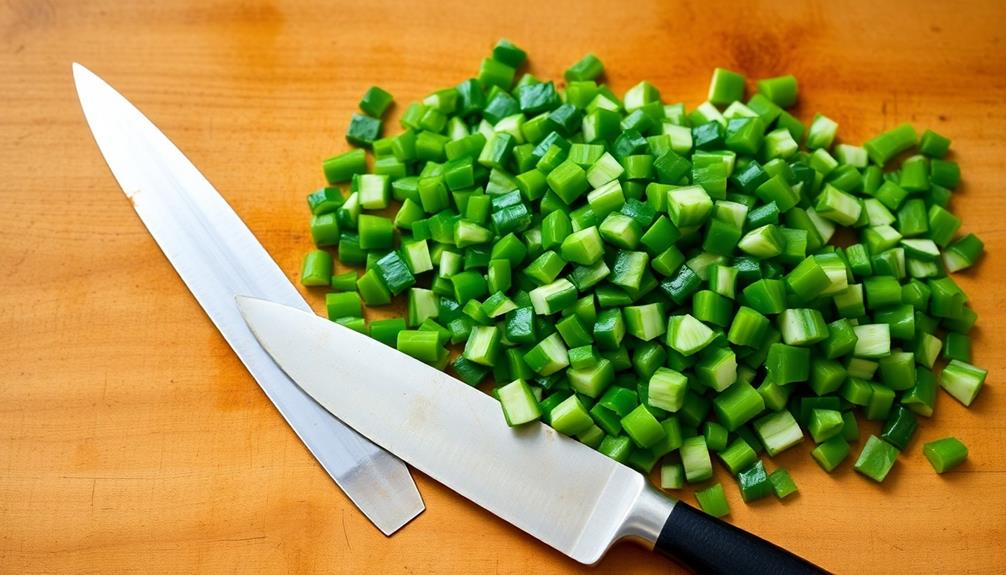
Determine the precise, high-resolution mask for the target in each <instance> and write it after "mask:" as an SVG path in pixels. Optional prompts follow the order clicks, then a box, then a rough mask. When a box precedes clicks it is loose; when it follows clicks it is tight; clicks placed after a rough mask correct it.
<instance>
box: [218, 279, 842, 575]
mask: <svg viewBox="0 0 1006 575" xmlns="http://www.w3.org/2000/svg"><path fill="white" fill-rule="evenodd" d="M238 306H239V307H240V309H241V313H242V314H243V315H244V318H245V321H247V322H248V325H249V326H250V327H251V330H252V332H253V333H254V334H255V336H256V337H257V338H258V340H259V342H261V343H262V347H264V348H265V349H266V351H268V352H269V354H270V355H271V356H272V357H273V359H275V360H276V363H277V364H279V366H280V367H281V368H282V369H283V370H284V371H285V372H286V373H287V375H289V376H290V378H291V379H293V380H294V381H295V382H297V384H298V385H299V386H300V387H301V388H303V389H304V391H306V392H307V393H308V394H310V395H311V396H312V397H314V398H315V399H316V400H317V401H318V403H320V404H321V405H323V406H325V408H326V409H328V410H329V411H331V412H332V413H333V414H334V415H335V416H336V417H338V418H340V419H341V420H342V421H344V422H346V423H347V424H349V425H351V426H352V427H353V428H354V429H356V430H357V431H359V432H360V433H362V434H363V435H365V436H367V437H369V438H370V439H371V440H373V441H374V442H375V443H377V444H378V445H381V446H383V447H385V448H386V449H388V450H389V451H391V452H392V453H394V454H396V455H398V456H399V457H401V458H402V459H404V460H405V461H407V462H408V463H409V464H411V465H412V466H414V467H415V468H416V469H419V470H420V471H422V472H423V473H426V474H427V475H429V476H430V477H432V478H434V479H436V480H437V481H439V482H441V483H443V484H444V485H446V486H448V487H450V488H451V489H453V490H455V491H457V492H458V493H460V494H461V495H463V496H464V497H466V498H468V499H470V500H471V501H473V502H475V503H477V504H478V505H480V506H482V507H484V508H485V509H487V510H489V511H491V512H492V513H494V514H496V515H498V516H499V517H501V518H503V519H505V520H506V521H508V522H510V523H512V524H513V525H515V526H517V527H519V528H520V529H523V530H524V531H526V532H527V533H529V534H531V535H533V536H534V537H537V538H538V539H540V540H541V541H543V542H545V543H547V544H548V545H550V546H552V547H554V548H555V549H557V550H559V551H561V552H562V553H565V554H566V555H568V556H570V557H572V558H573V559H575V560H577V561H580V562H581V563H587V564H590V563H594V562H596V561H598V560H599V559H600V558H601V556H602V555H603V554H604V552H605V551H606V550H607V549H608V548H609V547H610V546H611V545H612V544H613V543H614V542H615V541H617V540H619V539H622V538H627V537H630V538H634V539H637V540H639V541H642V542H643V543H644V544H646V545H649V546H651V547H653V548H655V549H656V550H658V551H660V552H663V553H665V554H667V555H669V556H671V557H672V558H674V559H677V560H679V561H681V562H682V563H684V564H685V565H686V566H689V567H691V568H693V569H695V570H696V571H698V572H700V573H723V574H728V573H729V574H739V573H752V574H762V573H764V574H768V573H822V572H823V571H822V570H821V569H820V568H818V567H816V566H814V565H812V564H811V563H809V562H807V561H805V560H803V559H801V558H799V557H797V556H796V555H792V554H790V553H789V552H787V551H785V550H783V549H781V548H779V547H776V546H775V545H773V544H771V543H768V542H767V541H764V540H762V539H759V538H758V537H756V536H755V535H752V534H750V533H747V532H745V531H742V530H740V529H738V528H736V527H734V526H732V525H729V524H727V523H724V522H722V521H719V520H718V519H715V518H712V517H710V516H708V515H705V514H704V513H701V512H699V511H696V510H695V509H693V508H691V507H689V506H688V505H686V504H684V503H681V502H675V501H673V500H671V499H670V498H668V497H666V496H664V495H662V494H660V493H658V492H657V491H656V489H655V488H653V487H652V486H651V485H650V483H649V481H647V480H646V479H645V478H644V477H643V476H642V475H640V474H639V473H637V472H636V471H633V470H632V469H629V468H628V467H625V466H624V465H622V464H620V463H618V462H616V461H614V460H613V459H609V458H608V457H605V456H604V455H602V454H600V453H598V452H596V451H594V450H593V449H590V448H589V447H587V446H585V445H583V444H582V443H580V442H578V441H575V440H572V439H570V438H568V437H565V436H562V435H560V434H558V433H557V432H556V431H555V430H553V429H552V428H550V427H548V426H546V425H543V424H541V423H537V422H536V423H532V424H528V425H526V426H521V427H517V428H513V429H511V428H509V427H507V425H506V424H505V422H504V418H503V413H502V410H501V409H500V406H499V403H498V402H497V401H496V400H495V399H493V398H492V397H490V396H489V395H486V394H484V393H482V392H480V391H479V390H477V389H475V388H473V387H471V386H469V385H466V384H464V383H462V382H461V381H458V380H456V379H454V378H452V377H450V376H449V375H447V374H446V373H443V372H441V371H439V370H437V369H434V368H432V367H430V366H428V365H426V364H424V363H422V362H420V361H418V360H416V359H413V358H412V357H409V356H407V355H405V354H403V353H399V352H397V351H394V350H391V349H389V348H388V347H386V346H384V345H383V344H381V343H379V342H377V341H376V340H373V339H371V338H369V337H367V336H365V335H362V334H359V333H357V332H355V331H353V330H350V329H347V328H345V327H343V326H341V325H338V324H336V323H334V322H331V321H328V320H327V319H324V318H321V317H318V316H316V315H314V314H313V313H310V312H305V311H302V310H298V309H293V308H290V307H288V306H284V305H281V304H278V303H275V302H269V301H265V300H261V299H254V298H245V297H239V298H238Z"/></svg>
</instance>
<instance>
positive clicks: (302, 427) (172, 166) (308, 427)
mask: <svg viewBox="0 0 1006 575" xmlns="http://www.w3.org/2000/svg"><path fill="white" fill-rule="evenodd" d="M73 78H74V82H75V84H76V87H77V94H78V97H79V99H80V104H81V107H82V108H83V110H84V116H85V118H86V119H87V123H88V125H89V126H90V128H91V132H92V134H93V135H94V139H95V141H96V142H97V144H98V148H100V150H101V153H102V155H103V156H104V157H105V161H106V163H107V164H108V167H109V168H110V169H111V171H112V174H113V175H114V176H115V179H116V180H117V181H118V183H119V186H120V187H121V188H122V191H123V192H125V194H126V196H127V197H128V198H129V199H130V200H131V201H132V204H133V208H134V209H135V210H136V213H137V214H139V216H140V219H141V220H143V223H144V225H145V226H146V227H147V229H148V230H149V231H150V234H151V235H152V236H153V237H154V240H156V241H157V244H158V245H159V246H160V248H161V250H162V251H163V252H164V255H165V256H167V258H168V260H169V261H170V262H171V264H172V265H173V266H174V268H175V270H176V271H177V272H178V275H180V276H181V278H182V280H183V281H184V283H185V285H186V286H187V287H188V288H189V290H190V291H191V292H192V295H194V296H195V297H196V299H197V300H198V301H199V304H200V305H201V306H202V308H203V310H204V311H205V312H206V314H207V315H208V316H209V317H210V319H211V320H212V321H213V323H214V324H215V325H216V327H217V329H218V330H220V333H221V334H222V335H223V336H224V339H226V340H227V343H229V344H230V346H231V347H232V348H233V349H234V352H235V353H236V354H237V355H238V357H239V358H240V359H241V361H242V363H244V365H245V367H247V368H248V371H249V372H250V373H251V374H252V376H253V377H254V378H255V380H256V381H257V382H258V384H259V386H261V388H262V390H263V391H264V392H265V394H266V395H267V396H268V397H269V399H270V400H271V401H272V402H273V403H274V404H275V405H276V408H277V409H278V410H279V412H280V414H282V416H283V417H284V418H285V419H286V421H287V422H288V423H289V424H290V426H291V427H292V428H293V430H294V432H296V434H297V436H298V437H300V439H301V440H302V441H303V442H304V444H305V445H306V446H307V448H308V449H309V450H310V451H311V453H312V454H313V455H314V457H315V458H316V459H317V460H318V462H319V463H321V465H322V467H323V468H324V469H325V471H326V472H327V473H328V474H329V475H330V476H331V477H332V479H333V480H335V482H336V483H337V484H338V485H339V487H341V488H342V490H343V491H344V492H345V493H346V495H347V496H348V497H349V498H350V499H351V500H352V501H353V503H354V504H356V506H357V507H358V508H359V509H360V511H362V512H363V514H364V515H366V516H367V517H368V518H369V519H370V520H371V522H373V523H374V525H375V526H376V527H377V528H378V529H380V530H381V531H382V532H383V533H384V534H385V535H391V534H392V533H394V532H395V531H397V530H398V529H399V528H401V527H402V526H403V525H405V524H406V523H408V522H409V521H410V520H411V519H412V518H414V517H415V516H416V515H418V514H419V513H421V512H422V511H423V509H424V506H423V500H422V498H421V497H420V496H419V491H418V489H417V488H416V484H415V482H414V481H413V479H412V476H411V475H410V474H409V470H408V468H407V467H406V466H405V464H404V463H402V461H401V460H399V459H398V458H396V457H395V456H393V455H391V454H389V453H388V452H386V451H384V450H382V449H381V448H380V447H378V446H376V445H374V444H373V443H372V442H370V441H368V440H367V439H365V438H363V437H361V436H360V435H359V434H357V433H356V432H354V431H353V430H352V429H350V428H349V427H347V426H346V425H345V424H344V423H342V422H341V421H339V420H338V419H336V418H335V417H333V416H332V414H331V413H329V412H328V411H326V410H325V409H323V408H322V407H321V406H319V405H318V404H317V403H316V402H315V401H314V400H312V399H311V398H310V397H309V396H308V395H306V394H305V393H304V392H303V391H302V390H301V389H300V388H298V387H297V386H296V385H295V384H294V383H293V382H292V381H290V379H289V378H288V377H286V375H285V374H284V373H283V371H282V370H280V369H279V368H278V367H277V366H276V364H275V363H274V362H273V361H272V359H270V358H269V356H268V354H267V353H266V352H265V351H264V350H263V349H262V347H261V346H260V345H259V344H258V342H257V341H255V338H254V336H253V335H252V334H251V332H250V331H249V330H248V326H247V325H246V324H245V322H244V321H243V320H242V319H241V314H240V313H239V311H238V308H237V306H236V304H235V301H234V296H235V295H236V294H245V295H248V294H251V295H256V296H259V297H264V298H268V299H271V300H273V301H278V302H283V303H285V304H287V305H290V306H293V307H295V308H297V309H300V310H304V311H309V310H310V309H311V308H310V306H308V304H307V302H306V301H304V298H302V297H301V296H300V294H299V293H298V292H297V289H296V288H295V287H294V286H293V284H291V283H290V281H289V280H288V279H287V278H286V276H285V275H284V274H283V272H282V271H281V270H280V269H279V267H278V266H277V265H276V263H275V262H274V261H273V260H272V258H270V257H269V254H268V253H267V252H266V251H265V248H263V247H262V245H261V244H259V242H258V240H256V239H255V236H254V235H252V233H251V231H250V230H249V229H248V228H247V227H246V226H245V225H244V223H243V222H242V221H241V219H240V218H239V217H238V215H237V214H236V213H234V211H233V210H232V209H231V207H230V206H229V205H227V202H226V201H225V200H224V199H223V198H222V197H221V196H220V194H218V193H217V191H216V190H215V189H214V188H213V186H212V185H211V184H210V183H209V181H207V180H206V178H205V177H204V176H203V175H202V174H201V173H200V172H199V170H198V169H197V168H196V167H195V166H194V165H193V164H192V163H191V162H190V161H189V160H188V158H186V157H185V155H184V154H183V153H182V152H181V151H180V150H179V149H178V148H177V147H175V145H174V144H172V143H171V141H170V140H169V139H168V138H167V136H165V135H164V134H163V133H162V132H161V131H160V130H159V129H157V127H156V126H155V125H154V124H153V123H152V122H151V121H150V120H148V119H147V118H146V116H144V115H143V113H142V112H140V111H139V110H138V109H137V108H136V107H134V106H133V105H132V104H131V103H130V102H129V101H128V100H126V98H125V97H123V96H122V95H121V94H119V93H118V92H117V91H116V90H115V89H114V88H112V87H111V86H110V85H108V84H107V83H106V82H105V81H104V80H102V79H101V78H99V77H98V76H97V75H95V74H94V73H93V72H91V71H90V70H88V69H87V68H85V67H84V66H81V65H80V64H77V63H74V64H73Z"/></svg>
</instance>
